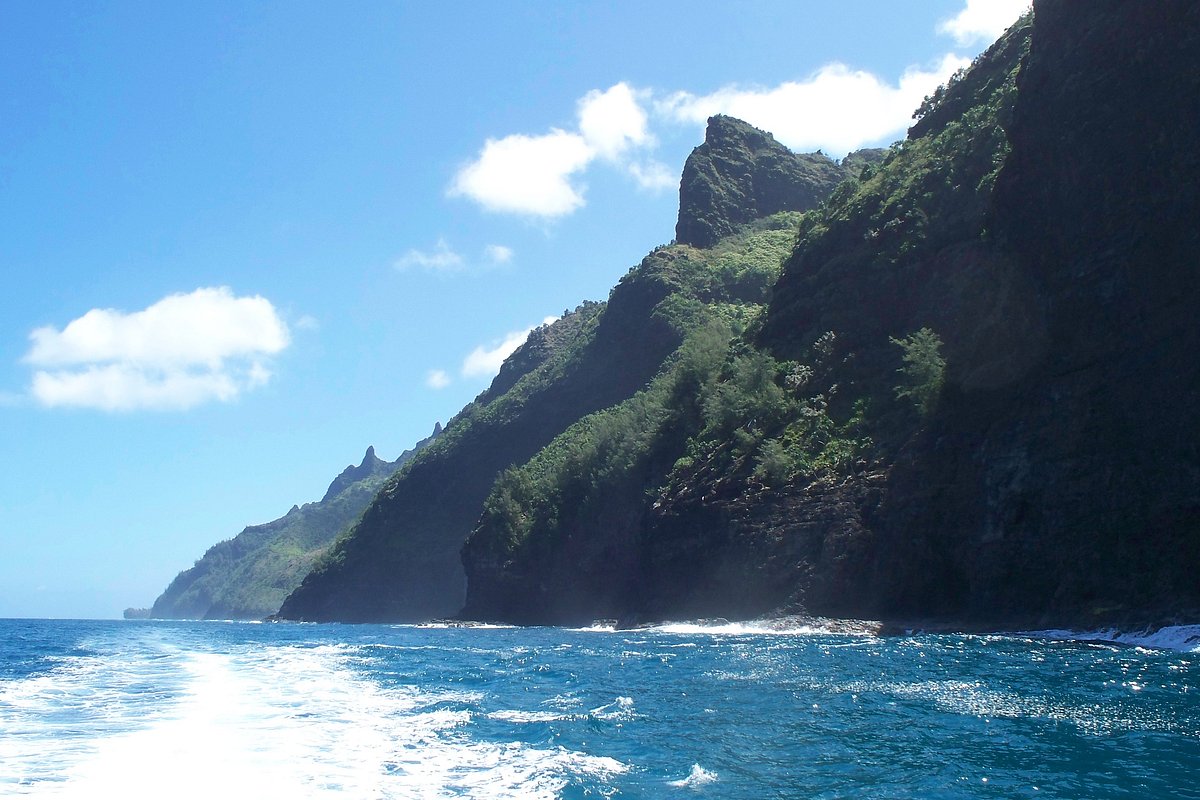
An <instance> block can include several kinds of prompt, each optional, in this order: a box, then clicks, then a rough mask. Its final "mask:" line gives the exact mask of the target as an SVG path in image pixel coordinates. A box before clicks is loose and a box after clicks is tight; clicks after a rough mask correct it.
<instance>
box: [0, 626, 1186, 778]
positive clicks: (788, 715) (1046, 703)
mask: <svg viewBox="0 0 1200 800" xmlns="http://www.w3.org/2000/svg"><path fill="white" fill-rule="evenodd" d="M839 630H841V629H839ZM0 640H2V641H4V642H5V647H4V648H3V650H2V651H0V796H3V797H47V798H60V797H61V798H94V797H122V798H130V799H131V800H132V799H135V798H162V797H173V798H211V797H218V796H219V797H227V798H238V797H256V798H318V797H334V796H339V797H348V798H431V797H470V798H582V797H626V798H634V797H637V798H660V797H661V798H670V797H681V798H682V797H707V798H765V797H780V798H849V797H854V798H976V797H978V798H983V797H991V798H1092V800H1100V799H1101V798H1158V797H1162V798H1167V797H1171V798H1189V797H1193V798H1194V797H1200V789H1198V788H1197V784H1196V782H1195V780H1194V778H1195V768H1196V764H1197V754H1198V753H1200V689H1198V686H1197V675H1198V673H1200V654H1197V653H1196V652H1192V650H1193V649H1194V648H1197V647H1198V646H1200V645H1198V643H1197V640H1196V639H1195V638H1194V637H1190V636H1187V635H1181V636H1180V637H1178V639H1177V641H1175V642H1173V644H1174V645H1175V647H1176V649H1154V648H1149V647H1140V646H1131V645H1123V644H1115V643H1109V642H1095V641H1090V642H1089V641H1064V640H1061V639H1059V640H1055V639H1052V638H1047V637H1043V636H1036V635H1030V636H1022V635H1006V636H996V635H988V636H983V635H977V636H963V635H945V634H943V635H910V636H895V637H877V636H874V635H870V634H868V633H865V632H864V633H844V632H837V633H835V632H832V630H826V629H823V628H821V627H820V626H793V627H787V626H781V625H774V626H771V627H765V626H764V627H756V626H754V625H734V624H727V625H695V624H688V625H682V624H681V625H662V626H658V627H652V628H643V629H638V630H629V631H615V630H612V629H609V628H603V627H601V628H591V629H566V628H508V627H486V626H484V627H446V626H383V625H362V626H343V625H294V624H276V625H271V624H231V623H219V622H211V623H196V622H68V621H32V620H19V621H18V620H5V621H0Z"/></svg>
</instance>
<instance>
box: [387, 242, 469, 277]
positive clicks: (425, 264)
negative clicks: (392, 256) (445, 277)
mask: <svg viewBox="0 0 1200 800" xmlns="http://www.w3.org/2000/svg"><path fill="white" fill-rule="evenodd" d="M462 266H463V259H462V256H460V255H459V254H458V253H456V252H454V251H453V250H451V249H450V245H448V244H446V240H445V239H438V240H437V244H436V245H435V246H434V248H433V251H432V252H425V251H423V250H416V249H413V250H409V251H408V252H407V253H405V254H404V255H403V256H401V257H400V258H399V259H398V260H397V261H396V269H399V270H405V269H408V268H409V267H420V268H422V269H425V270H428V271H429V272H455V271H457V270H459V269H462Z"/></svg>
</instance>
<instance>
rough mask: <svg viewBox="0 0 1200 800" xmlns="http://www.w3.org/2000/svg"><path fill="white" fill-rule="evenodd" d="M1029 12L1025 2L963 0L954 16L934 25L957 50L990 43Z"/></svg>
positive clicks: (1023, 0) (1017, 0)
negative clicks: (955, 44)
mask: <svg viewBox="0 0 1200 800" xmlns="http://www.w3.org/2000/svg"><path fill="white" fill-rule="evenodd" d="M1028 10H1029V0H967V5H966V7H965V8H963V10H962V11H960V12H958V14H956V15H955V16H953V17H951V18H949V19H947V20H943V21H942V22H941V23H939V24H938V28H937V30H938V33H944V34H947V35H949V36H952V37H954V41H955V42H956V43H958V45H959V46H960V47H965V46H967V45H971V44H977V43H980V42H982V43H990V42H992V41H993V40H995V39H996V38H998V37H999V36H1000V34H1002V33H1004V32H1005V31H1006V30H1008V27H1009V26H1010V25H1012V24H1013V23H1014V22H1016V21H1017V19H1018V18H1019V17H1020V16H1021V15H1022V14H1024V13H1025V12H1026V11H1028Z"/></svg>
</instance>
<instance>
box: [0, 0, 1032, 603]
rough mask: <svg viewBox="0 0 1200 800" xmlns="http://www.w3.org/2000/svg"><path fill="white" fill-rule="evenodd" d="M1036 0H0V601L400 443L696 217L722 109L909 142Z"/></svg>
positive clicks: (843, 138) (324, 479)
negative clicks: (916, 121) (689, 167)
mask: <svg viewBox="0 0 1200 800" xmlns="http://www.w3.org/2000/svg"><path fill="white" fill-rule="evenodd" d="M1026 5H1027V2H1025V0H923V2H921V3H895V2H889V1H888V0H841V2H837V3H832V2H821V3H818V2H795V0H784V1H783V2H762V1H759V0H750V1H749V2H745V3H737V4H733V3H725V2H703V1H702V0H686V2H676V1H675V0H656V1H655V2H653V3H635V2H631V1H630V0H618V1H617V2H612V3H584V2H579V3H575V2H572V3H545V2H495V3H491V2H489V3H484V2H475V3H467V2H451V3H424V2H382V1H381V0H380V1H374V2H372V1H368V0H354V2H349V3H331V2H326V3H315V2H304V1H303V0H299V1H296V0H289V2H226V1H225V0H213V1H212V2H205V3H162V2H110V3H78V2H74V1H73V0H72V1H71V2H56V1H55V0H8V1H7V2H4V3H2V4H0V276H3V286H4V289H5V291H4V292H3V293H2V294H0V617H74V618H91V617H100V618H105V617H117V616H120V614H121V611H122V610H123V609H124V608H126V607H128V606H148V605H150V604H151V603H152V602H153V600H154V599H155V597H156V596H157V595H158V594H159V593H160V592H161V591H162V590H163V589H164V588H165V587H166V585H167V583H168V582H169V581H170V580H171V579H172V578H173V577H174V576H175V575H176V574H177V573H178V572H179V571H180V570H182V569H185V568H187V567H189V566H191V565H192V563H193V562H194V561H195V560H196V559H197V558H199V557H200V556H201V555H202V554H203V552H204V551H205V550H206V549H207V548H208V547H209V546H211V545H212V544H215V543H216V542H218V541H220V540H223V539H227V538H230V537H232V536H234V535H236V534H237V533H238V532H239V531H240V530H241V529H242V528H243V527H245V526H246V525H250V524H257V523H262V522H267V521H269V520H272V519H275V518H277V517H279V516H282V515H283V514H285V513H286V512H287V511H288V509H289V508H291V506H292V505H293V504H303V503H305V502H311V501H315V500H318V499H320V497H321V496H322V495H323V494H324V491H325V489H326V487H327V486H328V484H329V482H330V481H331V480H332V479H333V478H334V477H335V476H336V475H337V474H338V473H339V472H340V471H341V470H342V469H344V468H345V467H346V466H347V465H349V464H351V463H354V464H357V463H358V462H359V461H360V460H361V459H362V456H363V453H364V451H365V450H366V448H367V446H368V445H374V446H375V448H376V450H377V452H378V453H379V455H380V456H381V457H383V458H387V459H394V458H396V457H397V456H398V455H399V454H400V453H401V452H402V451H403V450H405V449H407V448H408V447H410V446H412V444H413V443H415V442H416V441H418V440H419V439H421V438H423V437H425V436H427V435H428V434H429V432H430V431H431V430H432V428H433V426H434V423H435V422H442V423H444V422H445V421H446V420H448V419H449V418H450V417H451V416H453V415H454V414H455V413H456V412H457V411H458V410H459V409H460V408H461V407H462V406H463V405H465V404H466V403H468V402H470V401H471V400H472V399H473V398H474V397H475V396H476V395H477V394H478V393H479V392H481V391H483V390H484V389H485V388H486V387H487V385H488V383H489V382H490V380H491V378H492V377H493V376H494V375H495V373H496V371H497V370H498V369H499V365H500V363H501V362H502V361H503V358H504V356H505V355H507V354H508V353H509V352H511V351H512V349H514V348H515V347H516V346H518V345H519V344H520V343H521V341H523V339H524V337H525V335H526V334H527V332H528V331H529V330H530V329H531V328H532V327H534V326H537V325H540V324H543V323H544V322H547V321H551V320H553V319H555V318H556V317H558V316H560V315H561V314H562V313H563V312H564V311H565V310H569V309H573V308H575V307H576V306H577V305H578V304H579V303H581V302H583V301H584V300H603V299H605V298H606V297H607V295H608V292H609V290H610V288H611V287H612V286H613V285H614V284H615V283H616V282H617V280H619V279H620V277H621V276H622V275H623V274H624V273H625V272H626V271H628V269H629V268H630V267H632V266H634V265H636V264H637V263H638V262H639V261H640V260H641V258H642V256H644V255H645V254H646V253H647V252H648V251H650V250H651V249H653V248H654V247H655V246H657V245H659V244H662V243H665V242H667V241H669V240H671V239H672V238H673V236H674V224H675V215H676V211H677V204H678V186H679V173H680V170H681V169H682V165H683V161H684V159H685V158H686V157H687V155H688V153H689V152H690V151H691V149H692V148H693V147H695V146H696V145H698V144H699V143H700V142H701V141H702V140H703V135H704V125H705V120H706V119H707V117H708V116H709V115H711V114H714V113H726V114H731V115H733V116H738V117H741V118H743V119H746V120H747V121H749V122H751V123H752V124H755V125H757V126H758V127H760V128H763V129H765V130H768V131H771V132H772V133H774V134H775V136H776V137H777V138H778V139H779V140H780V141H781V142H783V143H784V144H786V145H787V146H789V147H791V148H792V149H793V150H796V151H798V152H810V151H813V150H817V149H820V150H822V151H823V152H824V153H826V154H828V155H830V156H831V157H833V158H841V157H843V156H844V155H845V154H846V153H847V152H849V151H851V150H854V149H857V148H859V147H868V146H881V145H886V144H889V143H891V142H892V141H895V140H897V139H899V138H902V137H903V135H904V131H905V129H906V128H907V126H908V124H909V123H910V122H911V119H910V117H911V113H912V110H913V109H915V108H916V107H917V105H918V104H919V103H920V101H921V99H922V98H923V97H924V96H925V95H927V94H929V93H931V92H932V91H933V89H934V88H935V87H936V86H937V85H938V84H940V83H942V82H943V81H944V80H945V79H946V78H947V77H948V76H949V75H950V74H951V73H952V72H953V71H954V70H955V69H957V68H958V67H960V66H963V65H965V64H967V63H969V62H970V60H971V59H972V58H973V57H974V56H976V55H977V54H978V53H980V52H982V50H983V49H985V48H986V47H987V45H988V44H990V43H991V41H993V40H994V39H995V37H996V36H997V35H999V33H1001V32H1002V31H1003V29H1004V28H1005V27H1006V26H1007V25H1008V24H1009V23H1011V22H1012V21H1013V20H1015V19H1016V17H1017V16H1018V15H1019V14H1020V13H1021V11H1023V10H1024V7H1025V6H1026Z"/></svg>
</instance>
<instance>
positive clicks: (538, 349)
mask: <svg viewBox="0 0 1200 800" xmlns="http://www.w3.org/2000/svg"><path fill="white" fill-rule="evenodd" d="M718 131H719V134H718V133H717V132H718ZM709 132H710V136H711V140H710V141H708V144H709V148H708V150H707V153H706V157H707V158H709V159H711V160H714V161H716V162H721V163H724V162H725V161H728V160H730V159H732V158H733V156H732V155H728V154H730V153H732V152H733V151H734V150H737V151H738V154H737V158H738V160H739V164H740V165H741V169H742V170H744V171H745V173H746V174H748V175H750V176H751V179H752V180H753V176H755V175H758V174H759V173H763V174H765V173H767V172H770V173H771V174H772V175H774V174H775V173H777V172H780V170H781V167H780V165H781V164H786V163H787V162H788V161H789V160H795V161H798V162H801V161H802V162H803V163H805V164H808V163H809V162H813V163H818V164H824V167H823V168H822V169H821V170H817V171H815V172H816V175H817V177H815V178H814V177H813V173H814V170H813V169H808V168H806V169H804V170H794V171H791V172H786V171H785V172H786V174H785V177H783V178H780V179H779V180H780V181H782V182H783V183H782V184H781V187H780V191H783V188H782V186H783V185H786V184H787V182H788V181H791V182H792V183H791V184H790V185H791V194H792V195H794V196H796V197H800V198H806V197H814V198H815V197H817V196H819V194H820V192H821V191H823V188H822V187H826V186H827V185H828V177H827V173H829V172H830V171H832V172H837V171H838V170H839V167H838V166H837V165H836V164H834V163H833V162H832V161H830V160H829V159H827V158H824V157H816V160H815V161H813V157H800V156H796V155H794V154H792V153H791V152H790V151H788V150H787V149H786V148H784V147H782V146H781V145H779V144H778V143H777V142H775V141H774V139H773V138H771V137H769V136H768V135H766V134H764V133H762V132H761V131H757V130H756V129H754V128H752V127H750V126H748V125H745V124H744V123H740V122H736V121H729V120H723V119H716V120H713V121H710V125H709ZM748 139H753V142H754V145H753V147H749V146H747V145H746V140H748ZM723 154H724V155H723ZM789 176H790V177H789ZM773 180H774V179H773ZM798 202H800V203H801V204H803V202H804V201H803V200H801V201H798ZM681 205H682V206H683V207H687V208H691V209H694V210H695V212H696V214H697V215H700V216H703V217H704V218H706V219H708V220H710V221H712V222H713V224H715V225H725V224H732V223H726V222H723V221H722V220H723V219H724V217H723V216H722V215H723V214H724V213H725V211H724V210H723V209H725V206H718V205H714V201H713V197H712V195H711V194H704V193H699V194H692V193H690V192H689V189H688V187H686V186H685V187H682V188H681ZM738 213H739V214H740V213H741V212H740V211H739V212H738ZM790 237H791V234H790V232H787V233H785V234H784V238H785V239H790ZM687 249H688V250H693V248H687ZM696 252H700V251H696ZM772 258H773V259H774V263H773V264H772V268H775V267H777V264H778V258H777V255H776V256H773V257H772ZM689 272H690V270H689V269H688V268H687V256H686V255H683V254H681V252H680V250H679V248H673V247H664V248H659V249H657V250H655V251H654V252H652V253H651V254H649V255H648V256H647V257H646V258H645V259H644V260H643V261H642V262H641V264H639V265H638V266H637V267H635V268H633V269H632V270H630V272H629V273H628V274H627V275H626V276H625V277H624V278H623V279H622V280H621V282H620V283H619V284H618V285H617V287H616V288H614V289H613V291H612V293H611V295H610V297H609V299H608V302H607V303H605V304H596V303H588V304H584V305H583V306H580V307H579V308H578V309H576V310H575V312H573V313H571V314H568V315H567V316H565V317H563V318H562V319H560V320H558V321H557V322H555V323H554V324H552V325H550V326H548V327H543V328H541V329H539V330H537V331H535V332H534V333H532V334H531V335H530V338H529V340H528V341H527V342H526V343H525V344H524V345H522V347H521V348H519V349H518V350H517V351H516V352H515V353H514V354H513V355H512V356H511V357H510V358H509V360H508V361H507V362H506V363H505V365H504V367H503V368H502V369H501V371H500V374H499V375H498V376H497V377H496V379H495V381H494V382H493V384H492V386H491V387H490V388H489V389H488V391H486V392H484V393H483V394H481V395H480V396H479V397H478V398H477V399H476V401H475V402H474V403H472V404H471V405H469V406H468V407H467V408H465V409H464V410H463V411H462V412H461V413H460V414H458V415H457V416H456V417H455V418H454V419H452V420H451V421H450V423H448V424H447V426H446V431H445V433H444V434H443V436H442V437H441V439H440V440H439V441H438V442H437V443H436V444H435V445H434V446H432V447H430V448H429V449H428V450H426V451H425V452H423V453H421V454H420V455H419V456H418V457H417V458H416V459H414V460H413V462H412V464H410V465H409V466H408V467H406V468H405V469H404V470H402V471H401V472H400V473H398V474H397V475H396V476H395V477H394V478H393V479H392V480H391V481H389V482H388V484H387V485H386V486H385V487H384V488H383V490H382V491H381V492H380V494H379V496H378V497H377V498H376V500H375V502H373V503H372V504H371V506H370V507H369V508H368V509H367V511H366V512H365V513H364V515H363V518H362V520H361V521H360V522H359V523H358V525H357V526H356V527H355V528H354V529H353V530H352V531H350V533H349V534H348V535H347V536H346V537H345V538H343V539H341V540H340V541H339V542H338V543H337V544H336V545H335V547H334V548H333V549H332V550H331V552H330V553H329V555H328V557H327V558H326V559H324V560H323V561H322V562H321V563H320V564H318V566H317V567H316V568H315V569H314V570H313V571H312V572H311V573H310V574H309V575H308V576H307V577H306V578H305V579H304V582H303V583H302V584H301V585H300V587H298V588H297V590H296V591H295V592H294V593H293V594H292V595H291V596H290V597H289V598H288V599H287V600H286V602H285V603H284V604H283V606H282V607H281V609H280V612H279V614H280V616H281V617H283V618H287V619H302V620H342V621H383V620H387V621H400V620H425V619H429V618H434V617H446V616H450V615H453V614H455V613H456V612H458V611H459V610H460V609H461V608H462V605H463V600H464V596H465V591H466V579H465V575H464V573H463V567H462V564H461V560H460V549H461V547H462V545H463V542H464V541H465V540H466V538H467V536H468V535H469V534H470V532H471V530H472V528H473V527H474V526H475V524H476V522H477V520H478V519H479V515H480V513H481V511H482V509H483V502H484V499H485V498H486V497H487V496H488V494H489V492H490V491H491V490H492V487H493V484H494V483H495V481H496V479H497V476H498V475H500V474H501V473H502V472H503V471H504V470H506V469H507V468H508V467H510V466H513V465H518V464H523V463H525V462H526V461H528V460H529V459H530V458H532V457H534V456H535V454H537V453H538V451H540V450H541V449H542V448H543V447H545V446H546V445H547V444H549V443H550V442H551V440H553V439H554V437H555V436H557V435H558V434H559V433H561V432H562V431H564V430H566V429H567V428H569V427H570V426H572V425H573V424H575V423H576V422H577V421H579V420H580V419H581V418H583V417H585V416H587V415H589V414H591V413H593V412H596V411H600V410H602V409H606V408H609V407H612V406H615V405H617V404H619V403H623V402H625V401H627V400H629V399H630V398H631V397H633V396H634V395H635V394H636V393H637V392H639V391H640V390H642V389H644V388H645V387H646V385H647V384H648V383H649V382H650V381H651V380H652V379H653V378H654V376H655V375H656V374H657V373H658V372H659V370H660V369H661V368H662V366H663V363H664V361H665V360H666V359H667V358H668V357H669V356H670V355H671V354H672V353H673V352H675V351H676V349H677V348H678V347H679V345H680V343H681V342H682V341H683V338H684V333H685V331H686V330H688V329H689V327H690V319H691V316H693V312H694V311H695V309H697V308H699V307H700V306H702V305H703V304H704V303H705V302H708V299H709V297H710V296H711V297H712V298H729V297H732V296H733V295H736V293H737V292H739V291H743V290H744V289H745V287H744V286H743V285H742V284H743V281H742V280H741V278H742V277H745V276H741V275H740V273H741V272H742V270H739V269H736V268H733V267H730V268H729V269H727V270H726V271H725V272H724V273H720V274H714V275H713V279H712V281H711V282H708V283H703V284H701V283H698V282H696V281H693V280H692V279H691V278H690V277H689ZM747 280H749V281H750V282H752V283H753V282H754V281H755V280H757V283H756V284H755V286H754V287H753V288H752V289H750V290H751V291H754V292H757V293H759V294H760V295H761V294H762V293H763V292H764V291H765V290H766V287H767V286H768V285H769V284H770V281H771V280H772V276H765V277H764V276H758V277H754V276H750V277H747ZM731 293H732V294H731Z"/></svg>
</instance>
